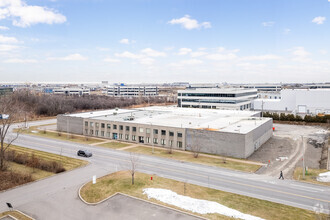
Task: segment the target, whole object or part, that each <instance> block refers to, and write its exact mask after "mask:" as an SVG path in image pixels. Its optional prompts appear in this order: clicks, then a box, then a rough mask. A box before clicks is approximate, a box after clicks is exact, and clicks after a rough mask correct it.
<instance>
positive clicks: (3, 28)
mask: <svg viewBox="0 0 330 220" xmlns="http://www.w3.org/2000/svg"><path fill="white" fill-rule="evenodd" d="M0 30H2V31H6V30H9V28H8V27H6V26H0Z"/></svg>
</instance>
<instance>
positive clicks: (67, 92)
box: [53, 88, 90, 96]
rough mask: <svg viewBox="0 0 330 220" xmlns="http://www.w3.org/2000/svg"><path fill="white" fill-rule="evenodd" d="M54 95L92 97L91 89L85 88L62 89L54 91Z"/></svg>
mask: <svg viewBox="0 0 330 220" xmlns="http://www.w3.org/2000/svg"><path fill="white" fill-rule="evenodd" d="M53 94H57V95H78V96H82V95H90V89H84V88H61V89H53Z"/></svg>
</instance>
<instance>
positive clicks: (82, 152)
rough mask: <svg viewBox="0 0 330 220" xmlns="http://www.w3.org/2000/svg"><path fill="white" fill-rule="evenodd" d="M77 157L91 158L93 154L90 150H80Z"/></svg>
mask: <svg viewBox="0 0 330 220" xmlns="http://www.w3.org/2000/svg"><path fill="white" fill-rule="evenodd" d="M77 155H78V156H81V157H91V156H92V155H93V154H92V152H90V151H88V150H78V152H77Z"/></svg>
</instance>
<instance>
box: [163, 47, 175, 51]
mask: <svg viewBox="0 0 330 220" xmlns="http://www.w3.org/2000/svg"><path fill="white" fill-rule="evenodd" d="M164 50H165V51H170V50H174V47H165V48H164Z"/></svg>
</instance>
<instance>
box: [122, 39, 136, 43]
mask: <svg viewBox="0 0 330 220" xmlns="http://www.w3.org/2000/svg"><path fill="white" fill-rule="evenodd" d="M119 43H121V44H134V43H135V40H129V39H127V38H124V39H121V40H120V41H119Z"/></svg>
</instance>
